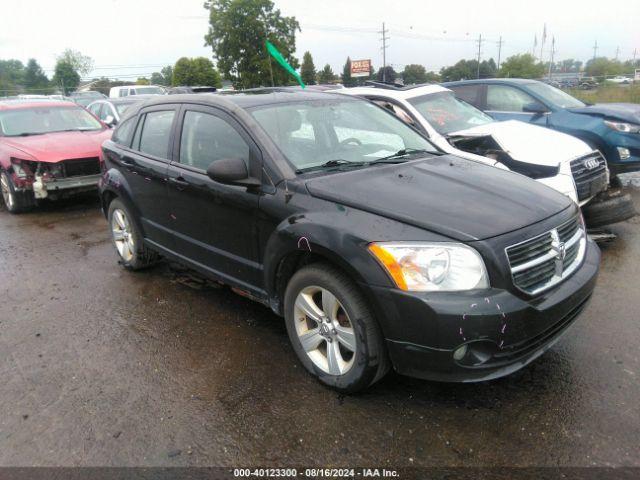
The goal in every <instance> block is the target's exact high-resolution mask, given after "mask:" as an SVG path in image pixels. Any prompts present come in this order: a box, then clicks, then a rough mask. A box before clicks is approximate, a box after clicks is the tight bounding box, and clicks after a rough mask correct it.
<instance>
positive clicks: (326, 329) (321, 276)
mask: <svg viewBox="0 0 640 480" xmlns="http://www.w3.org/2000/svg"><path fill="white" fill-rule="evenodd" d="M284 303H285V323H286V326H287V332H288V334H289V339H290V340H291V344H292V345H293V349H294V351H295V352H296V354H297V355H298V358H299V359H300V361H301V362H302V364H303V365H304V367H305V368H306V369H307V370H308V371H309V372H310V373H311V374H312V375H314V376H315V377H317V378H318V379H319V380H320V381H321V382H322V383H324V384H325V385H328V386H330V387H332V388H334V389H336V390H339V391H341V392H344V393H353V392H356V391H358V390H362V389H364V388H366V387H368V386H369V385H372V384H373V383H375V382H376V381H378V380H379V379H380V378H382V377H383V376H384V375H385V374H386V373H387V371H388V369H389V362H388V359H387V354H386V350H385V347H384V340H383V338H382V333H381V332H380V328H379V326H378V324H377V322H376V320H375V319H374V318H373V314H372V313H371V310H370V308H369V306H368V305H367V302H366V300H365V298H364V297H363V295H362V293H361V292H360V291H359V290H358V288H357V287H356V285H355V284H354V283H353V282H352V281H351V279H349V278H348V277H347V276H346V275H345V274H344V273H343V272H341V271H340V270H338V269H336V268H334V267H332V266H329V265H326V264H323V263H317V264H312V265H309V266H306V267H304V268H302V269H301V270H299V271H298V272H296V273H295V274H294V275H293V277H292V278H291V280H290V281H289V284H288V285H287V289H286V292H285V298H284Z"/></svg>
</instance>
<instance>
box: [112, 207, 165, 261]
mask: <svg viewBox="0 0 640 480" xmlns="http://www.w3.org/2000/svg"><path fill="white" fill-rule="evenodd" d="M108 212H109V213H108V216H107V218H108V220H109V229H110V231H111V241H112V242H113V246H114V247H115V249H116V252H117V253H118V256H119V257H120V263H121V264H122V265H123V266H124V267H125V268H128V269H130V270H140V269H142V268H145V267H148V266H150V265H152V264H153V263H155V262H156V261H157V259H158V254H157V253H155V252H154V251H152V250H149V248H147V247H146V246H145V245H144V242H143V237H142V232H141V230H140V228H139V227H138V224H137V222H136V221H135V218H134V217H133V215H132V214H131V211H130V210H129V209H128V208H127V206H126V205H125V204H124V202H123V201H122V200H120V199H119V198H116V199H114V200H113V201H112V202H111V203H110V204H109V211H108Z"/></svg>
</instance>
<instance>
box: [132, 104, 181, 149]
mask: <svg viewBox="0 0 640 480" xmlns="http://www.w3.org/2000/svg"><path fill="white" fill-rule="evenodd" d="M174 116H175V112H174V111H173V110H167V111H160V112H149V113H147V114H146V115H145V118H144V123H143V124H142V130H141V132H140V146H139V147H138V149H139V150H140V151H141V152H142V153H146V154H148V155H152V156H154V157H158V158H169V138H170V136H171V126H172V125H173V117H174Z"/></svg>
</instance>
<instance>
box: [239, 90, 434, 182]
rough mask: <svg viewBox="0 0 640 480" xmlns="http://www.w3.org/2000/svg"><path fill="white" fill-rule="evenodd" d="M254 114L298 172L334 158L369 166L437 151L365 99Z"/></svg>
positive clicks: (268, 108)
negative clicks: (402, 153) (415, 152)
mask: <svg viewBox="0 0 640 480" xmlns="http://www.w3.org/2000/svg"><path fill="white" fill-rule="evenodd" d="M251 115H253V117H254V118H255V119H256V121H257V122H258V123H259V124H260V126H261V127H262V128H263V129H264V130H265V131H266V133H267V134H268V135H269V137H270V138H271V139H272V140H273V142H274V143H275V144H276V145H277V146H278V148H279V149H280V151H281V152H282V153H283V154H284V155H285V156H286V157H287V159H288V160H289V162H291V164H292V165H293V166H294V167H295V168H296V169H298V170H301V169H307V168H313V167H317V166H320V165H323V164H325V163H326V162H331V161H334V160H335V161H340V162H351V163H369V162H372V161H375V160H378V159H381V158H383V157H388V156H390V155H394V154H396V153H397V152H399V151H400V150H403V149H406V150H426V151H429V152H434V153H435V152H437V150H436V148H435V147H434V146H433V145H432V144H431V143H429V141H428V140H427V139H425V138H424V137H422V136H421V135H420V134H418V133H417V132H416V131H415V130H413V129H412V128H411V127H409V126H407V125H405V124H404V123H403V122H402V121H401V120H399V119H398V118H396V117H395V116H393V115H391V114H389V113H387V112H385V111H384V110H382V109H381V108H379V107H377V106H376V105H373V104H372V103H369V102H366V101H363V100H356V99H347V98H345V99H344V100H343V99H336V98H328V99H326V100H314V101H306V102H291V103H278V104H270V105H264V106H260V107H255V108H254V109H252V110H251ZM306 125H309V126H308V127H307V126H306ZM311 131H313V135H311V133H310V132H311ZM303 132H307V133H306V134H303Z"/></svg>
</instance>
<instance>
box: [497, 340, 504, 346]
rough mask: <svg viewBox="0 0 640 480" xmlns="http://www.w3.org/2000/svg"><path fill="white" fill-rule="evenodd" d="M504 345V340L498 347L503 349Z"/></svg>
mask: <svg viewBox="0 0 640 480" xmlns="http://www.w3.org/2000/svg"><path fill="white" fill-rule="evenodd" d="M502 345H504V340H502V341H501V342H500V345H498V347H500V348H502Z"/></svg>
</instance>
